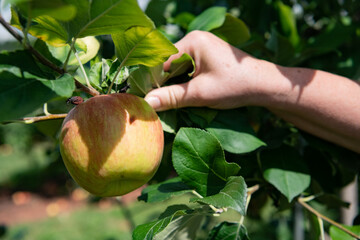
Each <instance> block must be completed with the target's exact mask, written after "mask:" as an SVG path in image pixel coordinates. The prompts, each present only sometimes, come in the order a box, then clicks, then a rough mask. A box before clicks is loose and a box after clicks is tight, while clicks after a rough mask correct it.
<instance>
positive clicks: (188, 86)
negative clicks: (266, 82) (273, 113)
mask: <svg viewBox="0 0 360 240" xmlns="http://www.w3.org/2000/svg"><path fill="white" fill-rule="evenodd" d="M175 45H176V47H177V48H178V49H179V53H178V54H176V55H173V56H171V57H170V58H169V60H168V61H167V62H165V63H164V70H165V71H166V70H168V69H169V68H170V63H171V61H173V60H174V59H176V58H179V57H180V56H181V55H182V54H183V53H188V54H189V55H190V56H191V57H193V58H194V60H195V65H196V71H195V73H194V76H193V79H191V80H190V81H189V82H187V83H183V84H178V85H172V86H167V87H162V88H159V89H154V90H152V91H151V92H149V93H148V95H147V96H146V97H145V100H146V101H148V102H149V103H150V105H151V106H152V107H153V108H154V109H155V110H157V111H163V110H167V109H172V108H181V107H189V106H194V107H200V106H207V107H210V108H217V109H229V108H235V107H240V106H245V105H249V104H252V100H255V99H256V98H255V95H256V92H255V91H254V90H253V89H254V87H256V81H255V80H256V77H255V76H256V72H258V71H257V69H256V68H257V67H258V62H259V61H260V60H257V59H255V58H253V57H251V56H249V55H248V54H246V53H244V52H243V51H241V50H239V49H237V48H234V47H232V46H231V45H229V44H228V43H226V42H224V41H223V40H221V39H220V38H218V37H216V36H215V35H213V34H211V33H208V32H201V31H194V32H191V33H189V34H188V35H186V36H185V37H184V38H183V39H182V40H180V41H179V42H177V43H176V44H175Z"/></svg>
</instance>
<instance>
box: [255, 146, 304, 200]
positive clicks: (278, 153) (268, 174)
mask: <svg viewBox="0 0 360 240" xmlns="http://www.w3.org/2000/svg"><path fill="white" fill-rule="evenodd" d="M261 162H262V166H263V171H264V172H263V175H264V178H265V179H266V180H267V181H268V182H270V183H271V184H272V185H273V186H274V187H275V188H276V189H278V190H279V191H280V192H281V193H282V194H284V195H285V196H286V197H287V199H288V201H289V202H291V201H292V199H293V198H294V197H296V196H297V195H299V194H301V193H302V192H303V191H304V190H305V189H306V188H308V187H309V185H310V180H311V177H310V175H309V171H308V168H307V166H306V164H305V162H304V161H303V159H302V158H301V156H300V155H299V154H298V153H297V152H296V150H295V149H292V148H290V147H282V148H279V149H275V150H272V151H266V152H264V153H262V154H261Z"/></svg>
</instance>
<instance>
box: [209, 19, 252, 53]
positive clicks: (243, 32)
mask: <svg viewBox="0 0 360 240" xmlns="http://www.w3.org/2000/svg"><path fill="white" fill-rule="evenodd" d="M211 32H212V33H214V34H215V35H216V36H218V37H220V38H221V39H223V40H224V41H226V42H228V43H230V44H231V45H234V46H239V45H241V44H243V43H245V42H247V41H248V40H249V39H250V31H249V29H248V27H247V26H246V25H245V23H244V22H243V21H242V20H240V19H238V18H237V17H234V16H232V15H231V14H229V13H227V14H226V18H225V22H224V24H223V25H222V26H221V27H219V28H216V29H213V30H212V31H211Z"/></svg>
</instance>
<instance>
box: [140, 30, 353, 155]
mask: <svg viewBox="0 0 360 240" xmlns="http://www.w3.org/2000/svg"><path fill="white" fill-rule="evenodd" d="M176 47H177V48H178V49H179V53H178V54H176V55H173V56H171V57H170V58H169V60H168V61H167V62H165V64H164V70H167V69H168V68H169V67H170V63H171V61H172V60H174V59H176V58H178V57H180V56H181V55H182V54H183V53H188V54H189V55H191V56H192V57H193V58H194V60H195V64H196V71H195V73H194V76H193V79H191V81H189V82H187V83H184V84H179V85H172V86H167V87H162V88H159V89H155V90H153V91H151V92H149V93H148V95H147V96H146V97H145V100H147V101H148V102H149V103H150V105H151V106H152V107H153V108H154V109H155V110H157V111H163V110H167V109H172V108H181V107H187V106H194V107H196V106H198V107H200V106H206V107H210V108H215V109H230V108H237V107H241V106H262V107H266V108H268V109H269V110H270V111H272V112H273V113H275V114H277V115H278V116H279V117H281V118H283V119H284V120H286V121H288V122H291V123H292V124H294V125H295V126H297V127H299V128H300V129H303V130H305V131H307V132H309V133H311V134H313V135H316V136H318V137H321V138H323V139H326V140H328V141H331V142H334V143H336V144H339V145H341V146H343V147H346V148H348V149H350V150H353V151H355V152H358V153H360V107H359V106H360V85H359V83H357V82H354V81H352V80H350V79H347V78H345V77H341V76H338V75H334V74H331V73H327V72H324V71H320V70H312V69H305V68H290V67H282V66H279V65H276V64H273V63H270V62H267V61H264V60H259V59H256V58H254V57H252V56H250V55H248V54H246V53H245V52H243V51H241V50H239V49H237V48H234V47H232V46H231V45H229V44H228V43H226V42H224V41H222V40H221V39H219V38H217V37H216V36H215V35H213V34H211V33H207V32H201V31H194V32H191V33H189V34H188V35H186V36H185V37H184V38H183V39H182V40H180V41H179V42H178V43H176Z"/></svg>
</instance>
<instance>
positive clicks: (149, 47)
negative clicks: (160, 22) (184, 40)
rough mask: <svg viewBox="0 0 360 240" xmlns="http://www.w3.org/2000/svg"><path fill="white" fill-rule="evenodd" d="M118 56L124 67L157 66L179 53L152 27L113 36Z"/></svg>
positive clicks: (121, 32) (122, 32)
mask: <svg viewBox="0 0 360 240" xmlns="http://www.w3.org/2000/svg"><path fill="white" fill-rule="evenodd" d="M112 38H113V40H114V44H115V48H116V55H117V57H118V58H119V60H120V61H121V62H122V64H123V66H131V65H137V64H141V65H145V66H149V67H154V66H157V65H159V64H161V63H163V62H165V61H166V60H167V59H168V57H169V56H171V55H172V54H175V53H177V49H176V48H175V46H174V45H173V44H172V43H171V42H170V41H169V40H168V39H167V38H166V37H165V36H164V35H162V33H160V32H159V31H158V30H156V29H154V28H152V27H139V26H136V27H131V28H129V29H127V30H126V31H118V33H116V34H113V35H112Z"/></svg>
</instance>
